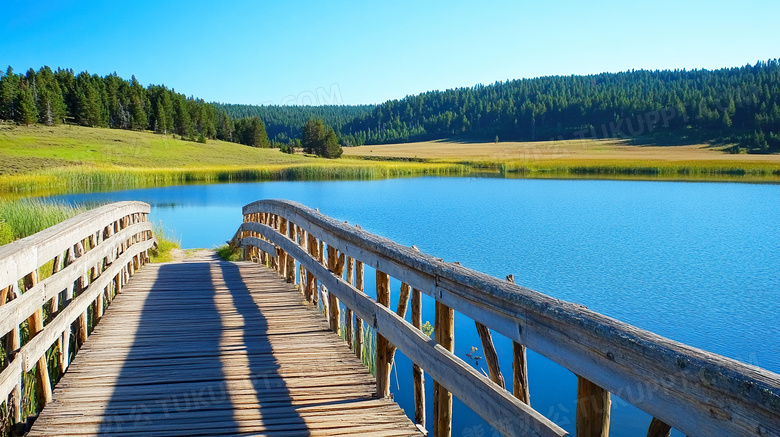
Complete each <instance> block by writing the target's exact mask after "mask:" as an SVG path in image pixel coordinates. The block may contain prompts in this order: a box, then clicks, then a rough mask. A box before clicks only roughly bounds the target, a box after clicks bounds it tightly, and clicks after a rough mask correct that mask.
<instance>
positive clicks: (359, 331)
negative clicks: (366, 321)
mask: <svg viewBox="0 0 780 437" xmlns="http://www.w3.org/2000/svg"><path fill="white" fill-rule="evenodd" d="M355 288H357V289H358V290H359V291H361V292H362V291H364V290H365V278H364V275H363V262H362V261H358V260H355ZM355 355H357V357H358V359H360V360H362V359H363V319H361V318H360V317H358V316H357V315H356V316H355Z"/></svg>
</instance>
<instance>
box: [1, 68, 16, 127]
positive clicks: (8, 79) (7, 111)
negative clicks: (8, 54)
mask: <svg viewBox="0 0 780 437" xmlns="http://www.w3.org/2000/svg"><path fill="white" fill-rule="evenodd" d="M19 85H20V79H19V76H17V75H16V74H14V69H13V68H11V66H10V65H9V66H8V69H6V71H5V75H4V76H3V77H2V78H0V118H2V119H4V120H15V119H16V97H17V95H18V94H19Z"/></svg>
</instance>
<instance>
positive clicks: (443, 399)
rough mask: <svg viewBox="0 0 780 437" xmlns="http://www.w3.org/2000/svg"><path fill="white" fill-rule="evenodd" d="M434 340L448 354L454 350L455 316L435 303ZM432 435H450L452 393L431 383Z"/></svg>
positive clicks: (448, 436)
mask: <svg viewBox="0 0 780 437" xmlns="http://www.w3.org/2000/svg"><path fill="white" fill-rule="evenodd" d="M434 318H435V322H434V335H435V337H436V338H435V340H436V342H437V343H439V344H440V345H441V346H442V347H443V348H445V349H447V350H448V351H450V352H453V351H454V350H455V341H454V340H455V323H454V322H455V314H454V312H453V310H452V308H450V307H448V306H447V305H444V304H443V303H441V302H438V301H437V302H436V315H435V316H434ZM433 435H434V436H435V437H450V436H451V435H452V393H450V391H449V390H447V389H446V388H445V387H444V386H443V385H441V384H439V383H438V382H436V381H435V380H434V381H433Z"/></svg>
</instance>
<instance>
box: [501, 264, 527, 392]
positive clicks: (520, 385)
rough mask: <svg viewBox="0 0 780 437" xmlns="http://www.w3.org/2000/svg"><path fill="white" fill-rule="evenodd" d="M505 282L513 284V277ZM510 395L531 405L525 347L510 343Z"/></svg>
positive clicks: (507, 278) (509, 277)
mask: <svg viewBox="0 0 780 437" xmlns="http://www.w3.org/2000/svg"><path fill="white" fill-rule="evenodd" d="M506 280H507V282H510V283H512V284H514V283H515V277H514V275H507V276H506ZM512 394H514V395H515V397H516V398H518V399H520V400H521V401H523V402H525V403H526V404H528V405H531V391H530V390H529V388H528V359H527V357H526V350H525V346H524V345H522V344H520V343H518V342H516V341H512Z"/></svg>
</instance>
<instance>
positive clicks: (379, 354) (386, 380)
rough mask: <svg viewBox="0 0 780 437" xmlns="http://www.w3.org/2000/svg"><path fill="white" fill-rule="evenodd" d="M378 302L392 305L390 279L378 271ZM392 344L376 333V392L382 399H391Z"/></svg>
mask: <svg viewBox="0 0 780 437" xmlns="http://www.w3.org/2000/svg"><path fill="white" fill-rule="evenodd" d="M376 300H377V302H378V303H379V304H380V305H383V306H389V305H390V277H389V276H388V275H387V273H384V272H380V271H379V270H377V271H376ZM389 345H390V342H388V341H387V339H386V338H385V337H383V336H382V335H381V334H380V333H379V332H377V333H376V391H377V396H378V397H380V398H387V397H390V364H391V363H390V360H389V357H388V355H387V352H388V348H389Z"/></svg>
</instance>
